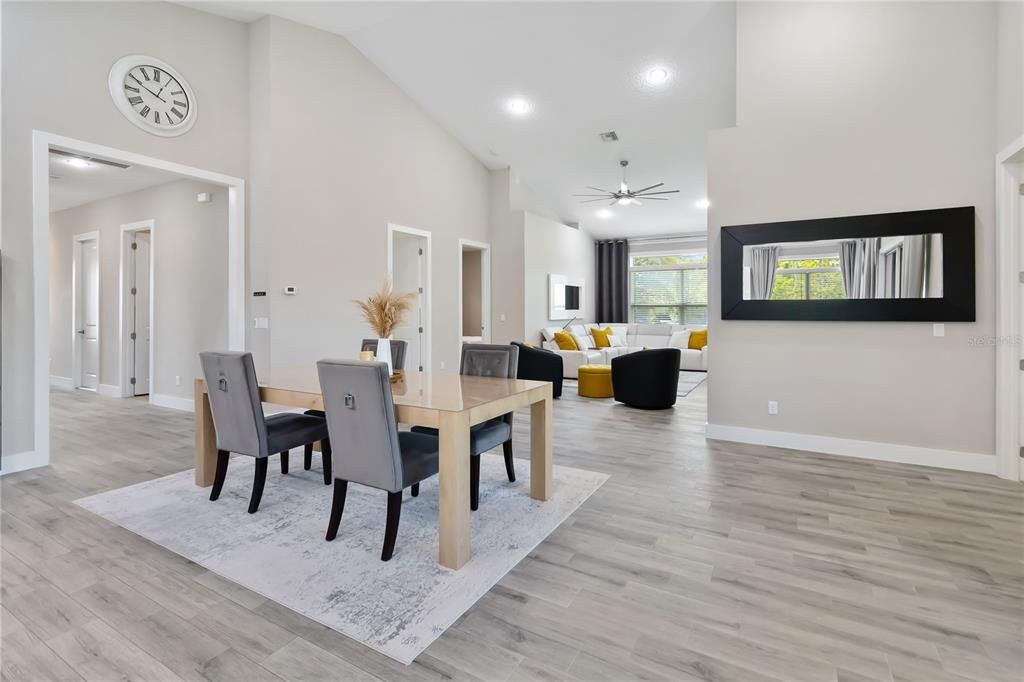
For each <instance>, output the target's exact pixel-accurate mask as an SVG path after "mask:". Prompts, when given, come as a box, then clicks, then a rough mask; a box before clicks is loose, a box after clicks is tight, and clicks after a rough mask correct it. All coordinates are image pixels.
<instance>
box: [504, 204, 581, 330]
mask: <svg viewBox="0 0 1024 682" xmlns="http://www.w3.org/2000/svg"><path fill="white" fill-rule="evenodd" d="M524 235H525V239H524V253H525V258H524V270H523V272H524V295H525V296H524V301H523V303H524V311H523V319H524V322H525V328H524V333H525V340H526V341H529V342H531V343H537V342H539V340H540V330H541V329H543V328H544V327H550V326H553V325H556V324H557V325H558V326H561V325H563V324H565V322H566V320H558V321H552V320H550V319H549V318H548V313H549V307H548V275H550V274H552V273H554V274H557V275H565V276H567V277H578V278H580V279H582V280H583V292H582V299H583V300H582V301H581V302H580V303H581V304H582V309H581V311H580V315H579V317H580V319H581V321H585V322H599V321H600V320H595V319H594V300H595V298H594V296H595V291H596V288H595V284H594V267H595V260H596V257H595V254H594V240H593V239H591V237H590V235H588V234H587V233H586V232H583V231H581V230H578V229H576V228H573V227H569V226H567V225H563V224H562V223H559V222H556V221H554V220H551V219H549V218H544V217H541V216H539V215H535V214H533V213H530V212H527V213H526V216H525V221H524Z"/></svg>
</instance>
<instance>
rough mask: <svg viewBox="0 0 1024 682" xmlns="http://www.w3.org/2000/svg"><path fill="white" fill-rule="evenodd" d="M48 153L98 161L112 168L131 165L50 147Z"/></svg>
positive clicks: (91, 161) (93, 161) (92, 161)
mask: <svg viewBox="0 0 1024 682" xmlns="http://www.w3.org/2000/svg"><path fill="white" fill-rule="evenodd" d="M50 153H51V154H56V155H57V156H63V157H66V158H69V159H81V160H82V161H88V162H90V163H100V164H103V165H104V166H113V167H114V168H131V166H129V165H128V164H126V163H120V162H118V161H110V160H108V159H99V158H96V157H95V156H85V155H84V154H73V153H71V152H66V151H64V150H63V149H51V150H50Z"/></svg>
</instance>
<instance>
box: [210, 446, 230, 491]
mask: <svg viewBox="0 0 1024 682" xmlns="http://www.w3.org/2000/svg"><path fill="white" fill-rule="evenodd" d="M229 459H231V453H230V452H228V451H227V450H218V451H217V471H216V473H214V475H213V490H211V491H210V502H213V501H214V500H216V499H217V498H218V497H220V491H221V488H223V487H224V477H225V476H227V474H228V460H229Z"/></svg>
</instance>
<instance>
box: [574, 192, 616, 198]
mask: <svg viewBox="0 0 1024 682" xmlns="http://www.w3.org/2000/svg"><path fill="white" fill-rule="evenodd" d="M573 196H574V197H610V196H612V195H611V193H610V192H606V193H604V194H573Z"/></svg>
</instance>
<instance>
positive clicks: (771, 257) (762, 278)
mask: <svg viewBox="0 0 1024 682" xmlns="http://www.w3.org/2000/svg"><path fill="white" fill-rule="evenodd" d="M778 251H779V247H777V246H754V247H751V249H750V298H751V299H753V300H755V301H767V300H768V297H769V296H771V294H772V286H773V285H774V284H775V266H776V265H777V263H778Z"/></svg>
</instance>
